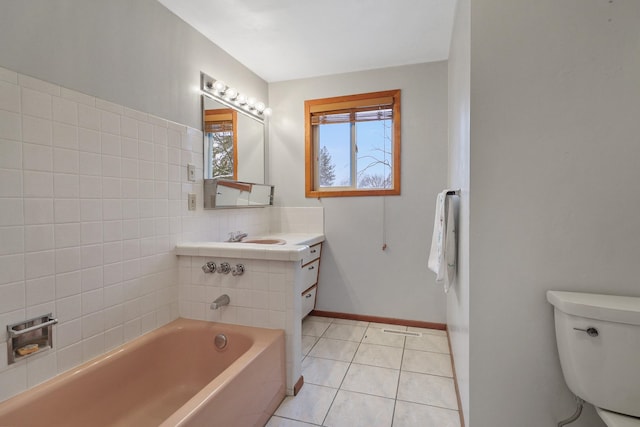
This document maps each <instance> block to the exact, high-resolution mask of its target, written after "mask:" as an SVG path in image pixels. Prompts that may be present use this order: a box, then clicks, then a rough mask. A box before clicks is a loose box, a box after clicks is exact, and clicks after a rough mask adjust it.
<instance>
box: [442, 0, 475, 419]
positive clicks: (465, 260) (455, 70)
mask: <svg viewBox="0 0 640 427" xmlns="http://www.w3.org/2000/svg"><path fill="white" fill-rule="evenodd" d="M469 14H470V8H469V0H458V4H457V9H456V15H455V20H454V28H453V33H452V38H451V48H450V50H449V187H450V188H460V189H461V190H462V191H461V195H460V197H459V198H458V200H457V202H458V206H459V209H458V228H457V230H458V272H457V277H456V282H455V284H454V285H453V286H451V289H450V290H449V293H448V294H447V326H448V328H449V338H450V340H451V347H452V353H453V357H454V362H455V369H456V378H457V380H458V389H459V392H460V399H461V401H462V408H461V410H462V411H463V413H464V417H465V420H468V419H469V196H470V193H469V190H470V182H469V178H470V170H469V166H470V158H469V157H470V149H471V145H470V139H469V138H470V135H469V133H470V129H469V125H470V111H469V102H470V100H469V96H470V89H469V84H470V71H471V70H470V63H469V59H470V49H471V40H470V34H469V33H470V31H471V25H470V22H469V18H470V16H469ZM455 199H456V198H453V200H455Z"/></svg>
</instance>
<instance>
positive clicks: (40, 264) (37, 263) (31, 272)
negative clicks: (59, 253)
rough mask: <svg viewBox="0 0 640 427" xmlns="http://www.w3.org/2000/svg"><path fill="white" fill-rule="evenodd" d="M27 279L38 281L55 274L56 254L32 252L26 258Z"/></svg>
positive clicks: (52, 252) (51, 252)
mask: <svg viewBox="0 0 640 427" xmlns="http://www.w3.org/2000/svg"><path fill="white" fill-rule="evenodd" d="M24 268H25V277H26V278H27V279H36V278H38V277H43V276H50V275H52V274H54V273H55V252H54V251H44V252H32V253H28V254H25V256H24Z"/></svg>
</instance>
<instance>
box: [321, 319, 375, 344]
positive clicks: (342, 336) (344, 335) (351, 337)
mask: <svg viewBox="0 0 640 427" xmlns="http://www.w3.org/2000/svg"><path fill="white" fill-rule="evenodd" d="M366 330H367V328H365V327H364V326H355V325H341V324H337V323H332V324H331V325H330V326H329V328H328V329H327V330H326V331H325V332H324V334H323V335H322V336H323V337H325V338H333V339H336V340H345V341H355V342H360V341H362V337H363V336H364V333H365V331H366Z"/></svg>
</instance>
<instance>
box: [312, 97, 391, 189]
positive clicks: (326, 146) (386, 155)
mask: <svg viewBox="0 0 640 427" xmlns="http://www.w3.org/2000/svg"><path fill="white" fill-rule="evenodd" d="M305 132H306V148H305V154H306V178H305V183H306V196H307V197H335V196H373V195H394V194H400V90H393V91H386V92H375V93H367V94H360V95H350V96H342V97H336V98H325V99H315V100H309V101H306V102H305Z"/></svg>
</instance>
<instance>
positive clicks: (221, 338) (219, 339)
mask: <svg viewBox="0 0 640 427" xmlns="http://www.w3.org/2000/svg"><path fill="white" fill-rule="evenodd" d="M213 343H214V344H215V345H216V347H217V348H218V350H222V349H223V348H225V347H226V346H227V343H228V340H227V336H226V335H225V334H218V335H216V337H215V339H214V340H213Z"/></svg>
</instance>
